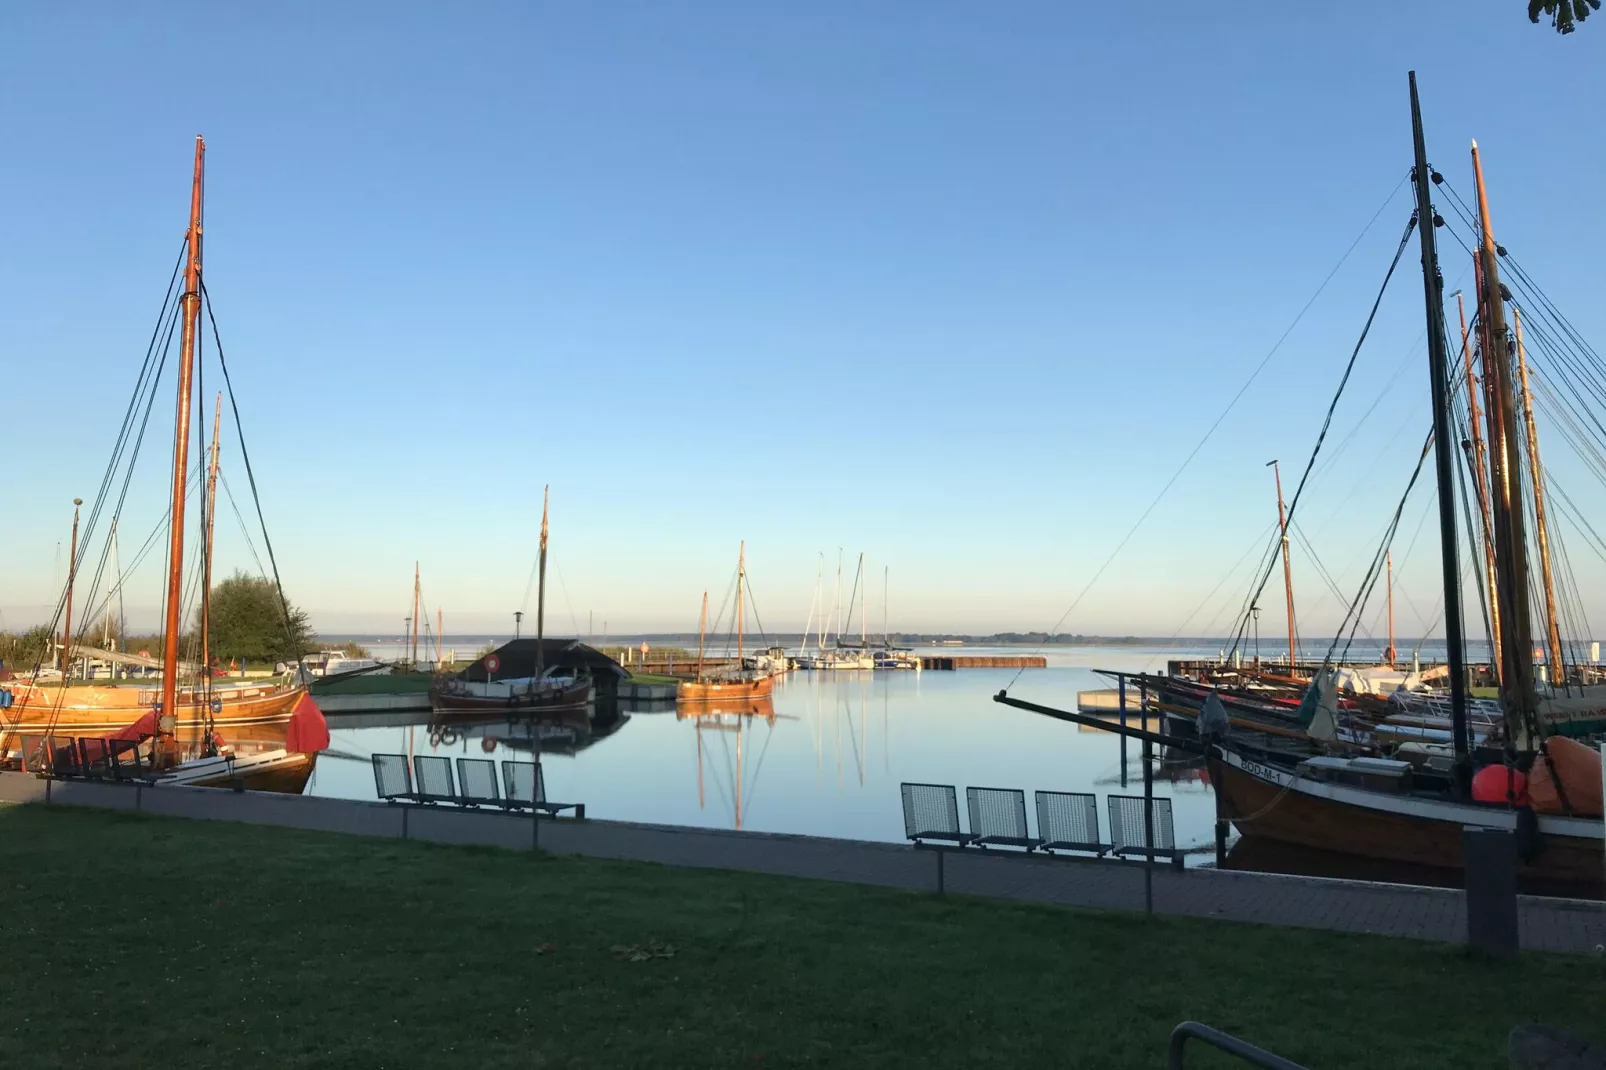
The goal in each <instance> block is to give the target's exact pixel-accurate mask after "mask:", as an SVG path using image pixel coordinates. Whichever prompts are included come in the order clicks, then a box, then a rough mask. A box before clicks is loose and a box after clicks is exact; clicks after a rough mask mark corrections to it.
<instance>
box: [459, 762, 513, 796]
mask: <svg viewBox="0 0 1606 1070" xmlns="http://www.w3.org/2000/svg"><path fill="white" fill-rule="evenodd" d="M457 788H458V790H459V791H461V792H462V793H463V798H465V799H480V800H487V801H492V802H494V801H497V800H499V799H501V797H502V794H501V791H500V790H499V789H498V787H497V781H496V763H495V762H493V761H491V759H489V758H459V759H457Z"/></svg>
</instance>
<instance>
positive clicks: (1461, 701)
mask: <svg viewBox="0 0 1606 1070" xmlns="http://www.w3.org/2000/svg"><path fill="white" fill-rule="evenodd" d="M1410 78H1411V140H1412V143H1413V148H1414V150H1415V157H1416V162H1415V166H1414V167H1413V168H1412V177H1413V178H1414V179H1415V181H1416V224H1417V226H1416V230H1417V236H1418V237H1419V238H1420V240H1421V243H1422V296H1423V302H1424V305H1425V307H1426V312H1427V328H1428V377H1429V379H1430V380H1431V385H1432V388H1433V460H1434V470H1435V475H1436V476H1437V479H1438V484H1439V553H1440V557H1441V559H1442V561H1443V564H1444V639H1445V644H1446V646H1447V648H1448V651H1447V652H1448V655H1449V658H1448V660H1449V662H1450V737H1451V740H1452V741H1453V742H1454V744H1455V759H1456V766H1457V767H1458V769H1459V770H1460V771H1461V774H1462V779H1463V780H1464V779H1465V774H1466V773H1467V772H1468V771H1469V764H1468V763H1469V760H1470V753H1469V751H1470V748H1469V746H1468V741H1467V679H1466V652H1465V650H1464V649H1463V648H1462V642H1463V641H1462V637H1461V565H1460V558H1459V556H1458V554H1457V549H1458V548H1457V546H1456V537H1455V473H1454V468H1453V465H1452V458H1451V452H1450V451H1451V438H1450V396H1449V390H1448V384H1449V367H1450V360H1449V354H1448V352H1447V350H1448V348H1449V346H1448V343H1447V342H1446V339H1445V337H1444V277H1443V276H1442V275H1440V274H1439V253H1438V249H1437V248H1436V246H1435V241H1434V239H1435V235H1434V233H1433V229H1434V219H1435V214H1434V211H1433V193H1432V178H1431V177H1430V176H1431V174H1432V172H1430V171H1429V170H1428V149H1427V142H1426V140H1425V137H1424V135H1423V133H1422V105H1421V102H1420V101H1419V100H1418V99H1417V92H1416V72H1415V71H1412V72H1411V73H1410Z"/></svg>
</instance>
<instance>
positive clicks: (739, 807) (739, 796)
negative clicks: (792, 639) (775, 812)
mask: <svg viewBox="0 0 1606 1070" xmlns="http://www.w3.org/2000/svg"><path fill="white" fill-rule="evenodd" d="M675 716H676V717H677V718H678V719H681V720H685V719H686V718H688V717H689V718H691V719H692V720H693V721H695V722H696V724H695V732H696V735H697V808H698V809H699V810H701V809H703V808H704V807H705V805H706V801H707V797H706V793H705V792H704V788H703V729H704V727H707V728H709V729H710V730H713V731H721V732H735V733H736V768H735V773H734V775H733V776H731V777H729V778H728V781H729V783H730V785H731V792H730V798H731V800H732V804H733V811H734V817H735V824H736V827H737V828H738V829H740V828H741V827H742V823H743V820H744V806H750V805H751V803H752V792H750V791H746V783H745V781H746V777H747V774H746V768H745V763H746V740H745V739H744V738H743V737H745V736H746V735H747V727H748V724H749V723H750V722H751V721H752V719H753V718H754V717H755V716H756V717H762V718H763V719H764V720H765V721H766V722H767V723H768V727H769V729H770V731H771V732H773V731H774V730H775V711H774V708H773V707H772V706H771V705H770V703H769V700H768V699H767V698H764V699H759V700H756V701H753V702H752V704H751V705H750V707H749V708H746V709H743V710H740V711H726V710H718V709H713V710H706V711H703V710H698V711H697V712H683V711H676V715H675ZM768 750H769V736H768V735H766V736H765V737H764V750H763V751H761V752H760V753H759V756H758V757H759V767H757V768H755V769H754V770H753V778H754V781H755V786H756V781H757V779H758V772H759V768H761V767H762V766H763V763H764V754H765V753H766V752H768ZM729 761H730V752H729V750H727V751H726V762H727V769H729V765H728V763H729ZM714 786H715V787H721V785H720V782H719V780H718V779H717V778H716V779H715V781H714ZM744 792H745V796H746V797H745V798H744ZM722 794H723V792H722Z"/></svg>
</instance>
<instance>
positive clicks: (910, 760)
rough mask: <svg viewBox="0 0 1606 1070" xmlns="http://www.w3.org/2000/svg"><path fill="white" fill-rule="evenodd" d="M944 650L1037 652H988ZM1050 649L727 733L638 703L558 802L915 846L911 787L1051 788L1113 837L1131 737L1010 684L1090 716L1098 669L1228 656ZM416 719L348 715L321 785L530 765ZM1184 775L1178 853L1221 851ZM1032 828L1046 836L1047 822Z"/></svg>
mask: <svg viewBox="0 0 1606 1070" xmlns="http://www.w3.org/2000/svg"><path fill="white" fill-rule="evenodd" d="M944 652H946V653H954V654H988V653H998V654H1019V653H1025V651H1022V650H1018V649H1011V650H993V649H984V648H979V647H965V648H961V649H953V648H949V649H947V650H945V651H944ZM1045 653H1046V656H1047V657H1048V660H1049V667H1048V668H1046V669H1027V670H1024V671H1020V672H1019V674H1018V675H1019V679H1018V680H1017V679H1016V676H1017V670H1014V669H961V670H958V671H953V672H923V673H913V672H877V673H809V672H798V673H792V674H789V675H788V676H786V677H784V678H782V680H780V681H779V683H778V685H777V687H776V690H775V697H774V701H773V708H774V711H775V718H774V720H773V721H770V720H767V719H765V718H762V717H751V718H739V719H736V720H735V721H734V722H728V723H726V724H725V725H723V726H718V725H716V724H714V723H712V722H705V721H702V720H698V719H685V720H681V719H677V716H676V713H675V710H674V707H673V706H672V705H671V706H668V707H667V708H657V709H631V704H630V703H628V702H627V703H625V704H624V705H623V712H622V713H621V715H620V720H619V723H617V725H615V726H613V728H612V730H611V731H609V732H607V734H605V735H602V734H601V733H599V735H600V736H601V738H594V739H592V740H590V741H588V743H587V745H585V746H583V747H581V748H580V749H578V750H576V751H574V753H572V754H563V753H558V752H556V751H554V750H550V749H549V750H547V751H546V752H545V753H544V755H543V763H544V768H545V774H546V782H547V794H548V796H549V797H550V798H553V799H557V800H561V801H564V802H583V803H585V804H586V811H587V814H588V816H593V817H598V818H610V819H618V820H624V821H650V822H659V823H665V824H677V825H697V826H705V827H715V828H732V827H735V826H736V824H737V800H738V794H739V795H740V803H741V827H742V828H745V829H751V830H756V831H764V832H789V833H805V834H811V835H821V836H840V837H849V838H854V839H866V840H884V841H902V840H903V838H904V837H903V817H902V808H901V802H900V796H899V791H898V785H899V784H900V783H901V782H903V781H927V782H933V783H939V784H953V785H955V786H956V787H958V788H959V789H961V791H962V790H963V789H964V788H965V787H967V786H979V787H1005V788H1022V789H1025V790H1026V791H1027V793H1028V807H1030V805H1031V804H1030V792H1032V791H1034V790H1036V789H1039V788H1042V789H1052V790H1062V791H1090V792H1096V793H1097V794H1098V795H1099V796H1100V797H1101V798H1100V803H1099V808H1100V816H1101V821H1103V822H1105V828H1104V834H1105V837H1106V838H1108V835H1109V828H1108V824H1107V822H1108V811H1107V809H1106V805H1105V803H1104V801H1103V798H1102V797H1103V796H1104V795H1107V794H1112V793H1116V794H1119V793H1123V789H1122V788H1121V785H1120V776H1121V758H1120V741H1119V740H1118V739H1117V738H1116V737H1115V736H1113V735H1110V734H1109V733H1104V732H1098V731H1090V730H1084V729H1081V728H1079V727H1078V726H1076V725H1072V724H1067V723H1063V722H1059V721H1054V720H1052V719H1050V718H1047V717H1043V716H1041V715H1038V714H1031V713H1026V712H1023V711H1020V710H1015V709H1011V708H1010V707H1007V706H1002V705H1000V704H998V703H996V702H993V701H992V696H993V695H994V694H996V693H997V692H998V690H999V689H1000V688H1002V687H1006V686H1008V687H1009V688H1010V693H1011V694H1012V695H1015V696H1017V697H1020V698H1025V699H1029V700H1032V701H1037V702H1041V703H1044V704H1047V705H1055V706H1059V707H1061V708H1069V709H1075V703H1076V692H1077V691H1079V690H1089V689H1094V688H1100V687H1108V686H1110V684H1109V682H1108V681H1106V680H1105V679H1104V678H1103V677H1100V676H1097V675H1095V673H1094V672H1093V671H1092V670H1093V668H1094V667H1098V668H1109V669H1126V670H1138V669H1151V670H1160V671H1163V670H1164V668H1165V660H1166V658H1167V657H1178V656H1200V655H1213V654H1215V650H1214V649H1211V650H1208V651H1205V650H1161V649H1154V648H1139V647H1085V648H1084V647H1072V648H1062V649H1050V650H1048V651H1046V652H1045ZM408 720H409V715H405V714H398V715H396V716H395V717H394V718H365V719H364V721H363V722H362V723H363V727H345V726H344V724H343V722H342V719H341V718H340V717H338V716H332V717H331V729H332V733H331V734H332V736H333V742H332V745H331V747H330V753H328V754H327V755H325V756H324V757H323V758H322V759H320V761H319V762H318V767H317V771H316V773H315V774H314V777H313V781H312V784H311V785H310V786H309V788H308V791H309V792H310V793H312V794H316V795H327V796H338V797H343V798H355V799H371V798H374V782H373V773H372V770H371V767H370V765H369V764H368V756H369V755H371V754H373V753H376V752H379V753H386V752H388V753H407V752H409V751H411V752H412V753H415V754H440V755H445V756H449V757H457V756H460V755H461V756H465V757H473V758H479V757H489V758H495V759H498V760H500V759H503V758H515V759H523V760H528V757H529V750H528V747H527V744H526V745H525V747H524V748H523V749H518V748H517V745H516V744H515V745H511V746H510V745H509V743H507V742H504V741H500V740H491V739H488V738H487V735H486V731H485V730H483V729H481V730H475V729H467V730H465V731H459V732H453V731H448V732H446V733H444V734H437V733H435V732H432V731H431V729H430V727H429V726H428V724H427V723H426V720H427V718H426V717H425V716H424V715H416V716H412V717H411V722H412V723H407V722H408ZM604 720H606V718H604ZM375 721H383V722H384V723H383V724H382V725H375ZM493 732H494V730H493ZM562 743H563V740H562V739H555V740H554V741H553V744H544V746H552V745H554V744H556V745H561V744H562ZM1138 749H1139V748H1138V745H1137V744H1132V745H1131V753H1130V755H1129V763H1128V766H1127V769H1128V775H1129V778H1130V779H1129V786H1128V788H1127V789H1124V790H1125V793H1128V794H1134V795H1139V794H1142V784H1143V777H1142V767H1141V763H1140V762H1139V756H1138ZM738 759H740V761H739V762H738ZM738 767H739V771H738ZM1179 773H1180V775H1181V779H1177V780H1175V782H1173V781H1172V780H1169V779H1167V778H1166V776H1165V775H1162V776H1161V777H1158V778H1157V779H1156V782H1155V793H1156V795H1162V796H1169V797H1171V798H1173V799H1174V807H1175V815H1176V837H1177V843H1178V845H1179V846H1184V847H1186V846H1193V845H1207V844H1209V843H1211V842H1212V837H1213V818H1214V800H1213V796H1212V795H1211V793H1210V790H1209V788H1208V786H1207V785H1205V784H1204V783H1203V782H1202V781H1201V780H1198V779H1196V778H1195V777H1193V776H1192V775H1190V774H1189V773H1187V772H1186V771H1183V770H1172V769H1167V770H1164V771H1163V774H1179ZM961 806H963V801H962V800H961ZM1032 821H1033V827H1034V828H1035V823H1036V818H1035V815H1033V817H1032Z"/></svg>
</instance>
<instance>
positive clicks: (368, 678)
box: [312, 672, 434, 700]
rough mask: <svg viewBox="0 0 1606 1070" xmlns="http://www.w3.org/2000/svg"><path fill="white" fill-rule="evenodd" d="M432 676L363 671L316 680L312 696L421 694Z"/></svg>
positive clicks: (423, 673)
mask: <svg viewBox="0 0 1606 1070" xmlns="http://www.w3.org/2000/svg"><path fill="white" fill-rule="evenodd" d="M433 678H434V676H433V674H432V673H427V672H389V673H385V674H384V675H383V676H375V675H374V674H373V673H364V674H363V675H361V676H353V677H351V678H349V679H346V680H333V681H331V682H329V683H327V684H326V683H324V682H322V681H321V680H320V681H316V682H314V683H313V685H312V697H313V699H315V700H316V699H317V697H318V696H319V695H411V694H418V695H422V694H423V693H424V692H426V691H428V690H429V682H430V680H431V679H433Z"/></svg>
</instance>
